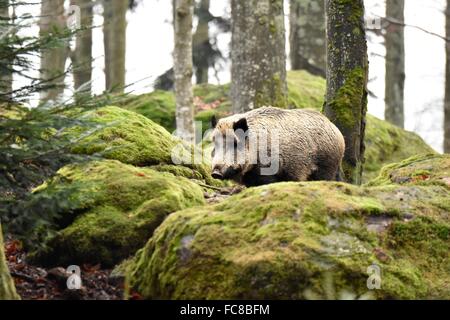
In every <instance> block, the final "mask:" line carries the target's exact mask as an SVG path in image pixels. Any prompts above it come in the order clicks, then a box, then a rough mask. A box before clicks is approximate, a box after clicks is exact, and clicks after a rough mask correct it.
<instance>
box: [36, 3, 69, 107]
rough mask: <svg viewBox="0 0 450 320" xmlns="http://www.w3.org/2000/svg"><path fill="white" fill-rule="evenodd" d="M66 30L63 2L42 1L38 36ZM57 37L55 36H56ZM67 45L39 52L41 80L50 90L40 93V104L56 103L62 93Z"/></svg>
mask: <svg viewBox="0 0 450 320" xmlns="http://www.w3.org/2000/svg"><path fill="white" fill-rule="evenodd" d="M65 28H66V17H65V14H64V0H42V2H41V18H40V36H41V37H43V36H46V35H52V34H55V33H61V32H63V30H64V29H65ZM56 36H57V35H56ZM68 54H69V44H68V43H67V44H66V45H63V46H59V47H56V48H48V49H43V50H42V52H41V79H42V80H43V81H47V83H46V84H48V85H49V86H52V87H51V88H49V89H47V90H45V91H42V92H41V102H47V101H50V100H52V101H57V100H58V98H59V97H60V96H61V95H62V93H63V92H64V78H65V66H66V60H67V57H68Z"/></svg>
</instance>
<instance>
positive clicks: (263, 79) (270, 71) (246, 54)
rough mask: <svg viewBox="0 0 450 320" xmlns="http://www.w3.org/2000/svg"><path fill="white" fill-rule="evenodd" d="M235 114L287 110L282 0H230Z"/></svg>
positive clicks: (232, 86) (232, 93)
mask: <svg viewBox="0 0 450 320" xmlns="http://www.w3.org/2000/svg"><path fill="white" fill-rule="evenodd" d="M231 17H232V22H231V24H232V25H231V29H232V31H231V32H232V40H231V60H232V67H231V78H232V82H231V83H232V84H231V98H232V103H233V111H234V112H235V113H241V112H245V111H248V110H251V109H254V108H258V107H261V106H264V105H272V106H274V107H281V108H282V107H286V106H287V86H286V49H285V42H286V40H285V28H284V12H283V0H246V1H242V0H231Z"/></svg>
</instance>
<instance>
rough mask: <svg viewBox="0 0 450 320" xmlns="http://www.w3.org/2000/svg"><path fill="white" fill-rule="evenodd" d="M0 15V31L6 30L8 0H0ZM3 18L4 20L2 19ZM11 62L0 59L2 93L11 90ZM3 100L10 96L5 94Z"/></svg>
mask: <svg viewBox="0 0 450 320" xmlns="http://www.w3.org/2000/svg"><path fill="white" fill-rule="evenodd" d="M0 17H1V18H2V28H1V29H2V30H0V31H1V33H2V34H3V33H4V32H8V29H9V25H8V24H9V23H10V16H9V0H0ZM3 19H5V20H3ZM11 67H12V66H11V62H10V61H7V59H5V60H2V61H0V91H1V92H3V93H8V92H12V81H13V77H12V72H11ZM2 99H4V100H10V99H11V96H9V95H8V96H5V97H4V98H2Z"/></svg>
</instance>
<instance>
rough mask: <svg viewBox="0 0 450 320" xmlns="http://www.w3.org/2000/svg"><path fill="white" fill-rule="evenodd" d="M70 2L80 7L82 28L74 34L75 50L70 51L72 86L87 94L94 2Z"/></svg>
mask: <svg viewBox="0 0 450 320" xmlns="http://www.w3.org/2000/svg"><path fill="white" fill-rule="evenodd" d="M71 4H72V5H76V6H79V7H80V14H81V17H80V21H81V28H82V30H81V31H80V32H78V33H77V35H76V40H75V50H74V52H72V63H73V79H74V86H75V90H78V93H81V94H83V95H88V96H89V95H90V94H91V84H90V82H91V81H92V24H93V10H92V7H93V5H94V3H93V2H92V0H71ZM80 88H82V89H81V90H80Z"/></svg>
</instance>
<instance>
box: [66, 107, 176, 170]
mask: <svg viewBox="0 0 450 320" xmlns="http://www.w3.org/2000/svg"><path fill="white" fill-rule="evenodd" d="M81 118H82V119H83V120H85V121H89V122H90V123H93V124H98V126H97V127H94V128H90V129H89V130H87V131H86V130H85V128H84V127H79V130H80V131H77V130H76V129H71V131H69V134H70V135H72V136H73V137H74V139H77V141H76V142H75V144H74V146H73V147H72V149H71V151H72V152H73V153H77V154H87V155H99V156H102V157H104V158H107V159H114V160H119V161H120V162H123V163H128V164H133V165H139V166H144V165H154V164H159V163H161V162H164V163H171V162H172V160H171V151H172V149H173V148H174V147H175V145H176V143H177V141H176V140H175V139H174V138H173V137H172V135H171V134H170V133H169V132H167V130H165V129H164V128H163V127H161V126H160V125H158V124H156V123H155V122H153V121H151V120H149V119H148V118H146V117H144V116H142V115H139V114H137V113H135V112H130V111H127V110H124V109H122V108H118V107H103V108H100V109H96V110H92V111H88V112H86V113H84V114H83V115H82V116H81Z"/></svg>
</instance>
